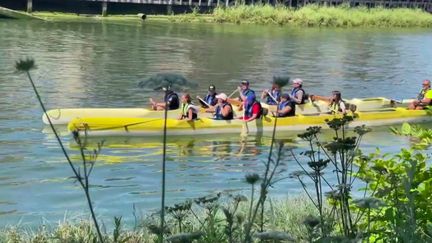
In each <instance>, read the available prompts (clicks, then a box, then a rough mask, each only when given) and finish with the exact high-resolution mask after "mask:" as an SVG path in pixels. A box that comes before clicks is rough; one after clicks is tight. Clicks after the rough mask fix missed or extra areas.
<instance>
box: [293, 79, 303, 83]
mask: <svg viewBox="0 0 432 243" xmlns="http://www.w3.org/2000/svg"><path fill="white" fill-rule="evenodd" d="M293 84H300V85H302V84H303V80H301V79H299V78H296V79H294V80H293Z"/></svg>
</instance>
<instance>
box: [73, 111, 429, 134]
mask: <svg viewBox="0 0 432 243" xmlns="http://www.w3.org/2000/svg"><path fill="white" fill-rule="evenodd" d="M429 113H430V112H428V111H422V110H416V111H412V110H406V109H404V108H395V109H385V110H381V111H375V112H358V113H356V118H355V119H354V121H353V122H352V123H350V127H355V126H358V125H366V126H370V127H373V126H385V125H393V124H400V123H403V122H411V123H422V122H429V121H432V116H431V115H430V114H429ZM338 117H341V115H329V114H320V115H315V116H308V115H297V116H294V117H287V118H279V119H278V120H277V131H278V132H283V131H304V130H305V129H306V128H308V127H310V126H322V127H323V128H326V127H327V126H326V120H331V119H333V118H338ZM274 122H275V118H274V117H269V116H266V117H264V118H262V119H257V120H255V121H252V122H248V123H246V122H244V121H242V120H239V119H236V120H230V121H223V120H213V119H209V118H200V119H198V120H196V121H185V120H175V119H167V134H168V135H200V134H240V133H247V134H255V133H269V132H271V131H272V130H273V126H274ZM163 124H164V120H163V119H159V118H154V119H152V118H110V117H105V118H104V117H99V118H83V119H74V120H72V121H71V122H70V123H69V124H68V130H69V131H78V132H79V133H80V134H81V135H87V136H161V135H162V134H163Z"/></svg>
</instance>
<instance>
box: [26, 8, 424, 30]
mask: <svg viewBox="0 0 432 243" xmlns="http://www.w3.org/2000/svg"><path fill="white" fill-rule="evenodd" d="M33 15H34V16H36V17H39V18H42V19H45V20H49V21H96V22H100V21H103V22H117V23H121V22H123V23H125V22H129V23H140V22H142V20H141V18H140V16H139V15H110V16H107V17H101V16H98V15H77V14H69V13H48V12H36V13H34V14H33ZM146 21H170V22H181V23H184V22H185V23H188V22H201V23H233V24H273V25H287V26H301V27H382V28H388V27H432V14H430V13H427V12H425V11H422V10H419V9H406V8H399V9H385V8H380V7H378V8H370V9H368V8H366V7H357V8H350V7H348V6H345V5H342V6H337V7H325V6H316V5H308V6H306V7H303V8H300V9H292V8H288V7H285V6H276V7H274V6H270V5H254V6H251V5H239V6H235V7H230V8H223V7H220V8H216V9H214V10H213V11H212V12H211V13H209V14H200V13H199V12H198V11H197V10H195V11H193V12H192V13H188V14H176V15H150V16H147V19H146Z"/></svg>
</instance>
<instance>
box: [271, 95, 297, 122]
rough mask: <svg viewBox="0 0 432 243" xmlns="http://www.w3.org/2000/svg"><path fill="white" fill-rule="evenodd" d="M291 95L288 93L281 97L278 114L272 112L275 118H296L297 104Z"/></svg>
mask: <svg viewBox="0 0 432 243" xmlns="http://www.w3.org/2000/svg"><path fill="white" fill-rule="evenodd" d="M290 97H291V96H290V94H288V93H286V94H283V95H282V96H281V101H280V102H279V104H278V112H277V114H276V112H272V114H273V116H277V117H289V116H295V107H296V104H295V102H294V101H293V100H291V98H290Z"/></svg>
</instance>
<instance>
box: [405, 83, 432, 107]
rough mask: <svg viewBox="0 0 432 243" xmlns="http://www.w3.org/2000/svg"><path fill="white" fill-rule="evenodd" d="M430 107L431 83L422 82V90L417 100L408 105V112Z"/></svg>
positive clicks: (431, 96)
mask: <svg viewBox="0 0 432 243" xmlns="http://www.w3.org/2000/svg"><path fill="white" fill-rule="evenodd" d="M430 105H432V90H431V81H430V80H427V79H426V80H423V88H422V90H420V93H419V94H418V96H417V100H415V101H413V102H411V103H410V104H409V105H408V109H409V110H423V109H424V108H426V107H427V106H430Z"/></svg>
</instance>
